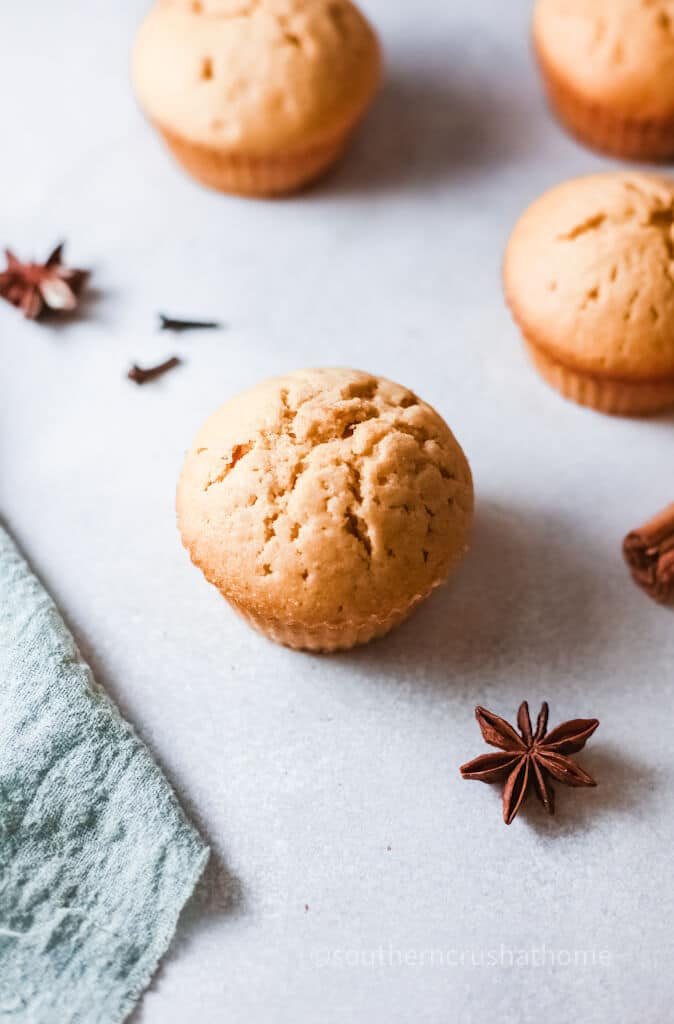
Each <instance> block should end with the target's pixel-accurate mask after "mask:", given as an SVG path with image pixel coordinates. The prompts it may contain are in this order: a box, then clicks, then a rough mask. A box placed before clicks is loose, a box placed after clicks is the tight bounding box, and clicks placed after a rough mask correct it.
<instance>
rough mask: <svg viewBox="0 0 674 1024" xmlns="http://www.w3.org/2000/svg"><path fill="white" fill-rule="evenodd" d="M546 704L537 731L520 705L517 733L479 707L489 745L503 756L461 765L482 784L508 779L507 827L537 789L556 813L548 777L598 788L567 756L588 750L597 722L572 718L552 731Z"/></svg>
mask: <svg viewBox="0 0 674 1024" xmlns="http://www.w3.org/2000/svg"><path fill="white" fill-rule="evenodd" d="M548 710H549V709H548V705H547V703H544V704H543V705H542V707H541V710H540V713H539V715H538V720H537V722H536V731H535V732H533V730H532V727H531V717H530V715H529V705H528V704H527V702H526V701H524V702H523V703H522V704H520V709H519V711H518V713H517V725H518V728H519V730H520V734H519V735H518V734H517V732H516V731H515V729H513V727H512V725H509V724H508V722H506V721H505V719H503V718H499V716H498V715H495V714H493V712H491V711H487V710H486V709H485V708H481V707H478V708H475V717H476V718H477V722H478V725H479V726H480V729H481V730H482V736H483V738H484V741H485V743H488V744H489V745H490V746H492V747H498V748H499V749H500V750H502V751H503V753H501V754H483V755H482V756H481V757H476V758H475V760H473V761H469V762H468V764H464V765H462V766H461V768H460V771H461V775H462V776H463V778H464V779H478V780H479V781H480V782H499V781H500V780H502V779H505V780H506V784H505V789H504V791H503V820H504V821H505V823H506V825H509V824H510V823H511V822H512V821H513V820H514V818H515V816H516V814H517V812H518V811H519V809H520V807H521V806H522V803H523V801H524V798H525V797H526V795H527V793H528V792H529V791H530V789H531V788H532V787H533V789H534V791H535V793H536V796H537V797H538V798H539V800H540V801H541V803H542V804H543V806H544V807H545V809H546V811H547V812H548V813H549V814H554V811H555V793H554V790H553V788H552V785H551V784H550V779H551V778H552V779H556V780H557V782H562V783H564V785H565V786H596V785H597V783H596V782H595V781H594V779H593V778H591V776H589V775H588V774H587V772H584V771H583V769H582V768H580V767H579V766H578V765H577V764H576V762H575V761H573V760H572V759H571V758H570V757H568V756H567V755H568V754H576V753H577V752H578V751H579V750H582V748H583V747H584V746H585V744H586V743H587V741H588V740H589V738H590V736H591V735H592V733H593V732H594V731H595V729H596V728H597V726H598V725H599V722H598V720H597V719H596V718H574V719H572V720H571V721H570V722H564V723H563V724H562V725H558V726H557V728H556V729H553V730H552V732H548V731H547V728H548Z"/></svg>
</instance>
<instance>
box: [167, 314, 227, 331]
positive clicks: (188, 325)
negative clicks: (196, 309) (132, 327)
mask: <svg viewBox="0 0 674 1024" xmlns="http://www.w3.org/2000/svg"><path fill="white" fill-rule="evenodd" d="M221 327H222V324H221V323H218V321H217V320H179V319H178V318H177V317H174V316H165V315H164V314H163V313H160V314H159V330H160V331H213V330H219V329H220V328H221Z"/></svg>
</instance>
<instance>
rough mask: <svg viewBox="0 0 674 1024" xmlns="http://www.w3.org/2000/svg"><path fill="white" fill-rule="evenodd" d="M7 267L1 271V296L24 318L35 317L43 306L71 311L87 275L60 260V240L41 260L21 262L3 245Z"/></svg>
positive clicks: (61, 245) (61, 310) (61, 255)
mask: <svg viewBox="0 0 674 1024" xmlns="http://www.w3.org/2000/svg"><path fill="white" fill-rule="evenodd" d="M5 257H6V259H7V267H6V269H5V270H4V271H3V272H2V273H0V298H3V299H6V300H7V302H11V304H12V305H13V306H16V307H17V309H20V310H21V312H22V313H23V315H24V316H25V317H26V319H27V320H35V319H37V317H39V315H40V314H41V313H42V312H43V310H44V309H45V308H47V309H52V310H55V311H57V312H59V313H60V312H71V311H72V310H73V309H75V307H76V306H77V300H78V298H79V294H80V292H81V290H82V288H83V286H84V284H85V282H86V280H87V277H88V276H89V272H88V271H87V270H78V269H76V268H75V267H66V266H64V264H63V242H62V243H61V244H60V245H57V246H56V248H55V249H54V251H53V252H52V253H51V254H50V255H49V256H48V258H47V260H46V261H45V262H44V263H22V261H21V260H19V259H17V257H16V256H15V255H14V253H13V252H11V251H10V250H9V249H5Z"/></svg>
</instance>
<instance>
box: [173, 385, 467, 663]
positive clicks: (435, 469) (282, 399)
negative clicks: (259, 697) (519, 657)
mask: <svg viewBox="0 0 674 1024" xmlns="http://www.w3.org/2000/svg"><path fill="white" fill-rule="evenodd" d="M177 506H178V521H179V527H180V531H181V534H182V538H183V543H184V544H185V546H186V548H187V549H188V551H189V553H190V555H191V557H192V560H193V562H194V563H195V564H196V565H198V566H199V568H200V569H201V570H202V571H203V573H204V575H205V576H206V578H207V579H208V580H209V581H210V582H211V583H214V584H215V585H216V586H217V587H218V588H219V589H220V590H221V592H222V593H223V594H224V596H225V597H226V598H227V599H228V600H229V601H230V602H231V603H232V604H233V605H234V606H235V607H236V608H237V609H238V610H239V611H240V612H241V613H242V614H243V615H244V616H245V617H246V618H247V619H248V620H249V621H250V622H251V623H252V624H253V625H255V626H256V627H258V628H259V629H261V630H262V631H263V632H265V633H266V634H268V635H269V636H271V637H272V638H273V639H275V640H278V641H279V642H280V643H284V644H288V645H289V646H291V647H301V648H308V649H313V650H334V649H337V648H348V647H352V646H353V645H354V644H357V643H365V642H367V641H368V640H371V639H372V638H373V637H375V636H381V635H382V634H384V633H386V632H387V631H388V630H389V629H391V628H392V627H393V626H395V625H396V624H397V623H399V622H400V621H402V619H404V618H405V617H406V616H407V615H408V614H409V612H410V611H411V610H412V609H413V608H414V607H415V605H417V604H418V603H419V601H421V600H422V599H423V598H424V597H426V596H427V595H428V594H429V593H430V592H431V590H432V589H433V588H434V587H435V586H437V585H438V584H439V583H441V582H443V581H444V580H445V579H446V577H447V575H448V574H449V572H450V571H451V569H452V568H453V567H454V566H455V565H456V564H457V563H458V561H459V560H460V559H461V558H462V556H463V554H464V553H465V551H466V547H467V543H468V536H469V531H470V526H471V521H472V508H473V488H472V480H471V474H470V469H469V467H468V463H467V461H466V458H465V456H464V454H463V452H462V450H461V448H460V447H459V445H458V443H457V442H456V440H455V438H454V436H453V434H452V433H451V431H450V429H449V427H448V426H447V425H446V423H445V422H444V420H443V419H442V418H441V417H440V416H439V415H438V414H437V413H436V412H435V410H433V409H432V408H431V407H430V406H429V405H426V403H425V402H422V401H420V400H419V399H418V398H417V397H416V396H415V395H414V394H412V392H411V391H408V390H407V389H406V388H403V387H400V386H399V385H397V384H393V383H391V382H390V381H388V380H384V379H383V378H379V377H373V376H371V375H369V374H366V373H361V372H359V371H356V370H304V371H299V372H297V373H292V374H289V375H288V376H286V377H279V378H275V379H273V380H269V381H266V382H264V383H263V384H260V385H259V386H258V387H256V388H253V389H252V390H250V391H247V392H244V393H243V394H241V395H239V396H238V397H237V398H234V399H233V400H232V401H230V402H228V403H227V404H226V405H224V406H223V407H222V408H221V409H220V410H218V412H216V413H215V414H214V415H213V416H211V418H210V419H209V420H207V422H206V423H205V424H204V426H203V427H202V429H201V430H200V432H199V434H198V436H197V438H196V440H195V442H194V445H193V446H192V448H191V450H190V452H189V454H188V456H187V459H186V461H185V465H184V468H183V471H182V475H181V477H180V482H179V485H178V495H177Z"/></svg>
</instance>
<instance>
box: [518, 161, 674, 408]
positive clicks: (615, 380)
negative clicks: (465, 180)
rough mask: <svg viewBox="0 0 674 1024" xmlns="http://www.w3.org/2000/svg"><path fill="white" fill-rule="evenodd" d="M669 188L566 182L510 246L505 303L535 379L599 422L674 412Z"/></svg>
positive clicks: (539, 204)
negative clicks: (600, 417)
mask: <svg viewBox="0 0 674 1024" xmlns="http://www.w3.org/2000/svg"><path fill="white" fill-rule="evenodd" d="M673 222H674V183H673V182H672V181H670V180H669V179H667V178H661V177H655V176H652V175H647V174H629V173H620V172H617V173H609V174H596V175H592V176H590V177H585V178H578V179H576V180H574V181H568V182H566V183H565V184H563V185H560V186H558V187H557V188H554V189H552V190H551V191H550V192H547V193H546V194H545V195H544V196H542V197H541V198H540V199H538V200H537V201H536V202H535V203H534V204H533V205H532V206H530V207H529V209H528V210H527V211H526V212H525V213H524V215H523V216H522V217H521V219H520V221H519V222H518V224H517V226H516V227H515V230H514V232H513V234H512V236H511V238H510V242H509V243H508V248H507V251H506V256H505V264H504V284H505V293H506V299H507V302H508V304H509V306H510V308H511V310H512V313H513V316H514V318H515V321H516V322H517V324H518V325H519V327H520V329H521V331H522V333H523V335H524V339H525V341H526V344H527V347H528V350H529V353H530V355H531V358H532V360H533V362H534V365H535V366H536V368H537V369H538V370H539V372H540V373H541V374H542V375H543V377H545V378H546V380H548V381H549V383H550V384H552V385H553V387H555V388H557V389H558V390H559V391H561V393H562V394H563V395H565V396H566V397H567V398H571V399H573V400H574V401H576V402H579V403H580V404H581V405H587V406H591V407H592V408H594V409H597V410H599V411H601V412H606V413H616V414H622V415H639V414H646V413H655V412H658V411H660V410H662V409H666V408H668V407H670V406H673V405H674V231H673V227H672V225H673Z"/></svg>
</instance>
